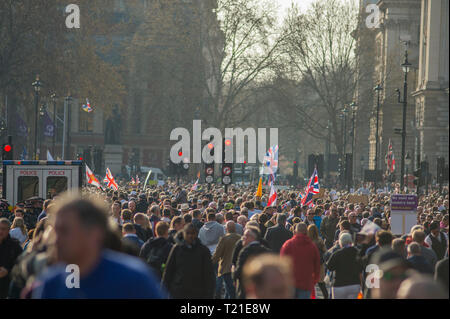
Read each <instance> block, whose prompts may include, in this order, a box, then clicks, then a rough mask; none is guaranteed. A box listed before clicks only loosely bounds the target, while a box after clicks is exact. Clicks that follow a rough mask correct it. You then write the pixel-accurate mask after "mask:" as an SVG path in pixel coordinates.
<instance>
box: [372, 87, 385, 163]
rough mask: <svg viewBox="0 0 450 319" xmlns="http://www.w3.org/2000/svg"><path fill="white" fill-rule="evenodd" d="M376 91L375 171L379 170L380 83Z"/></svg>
mask: <svg viewBox="0 0 450 319" xmlns="http://www.w3.org/2000/svg"><path fill="white" fill-rule="evenodd" d="M374 91H375V92H377V115H376V116H377V117H376V129H375V171H377V170H378V154H379V151H378V148H379V142H380V137H379V128H380V125H379V123H380V92H381V91H383V87H382V86H381V85H380V84H378V85H377V86H376V87H375V88H374Z"/></svg>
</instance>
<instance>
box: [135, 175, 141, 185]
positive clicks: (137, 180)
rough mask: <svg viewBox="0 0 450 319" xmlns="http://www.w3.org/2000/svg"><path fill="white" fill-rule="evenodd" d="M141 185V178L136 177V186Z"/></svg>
mask: <svg viewBox="0 0 450 319" xmlns="http://www.w3.org/2000/svg"><path fill="white" fill-rule="evenodd" d="M140 183H141V181H140V180H139V176H137V175H136V184H138V185H139V184H140Z"/></svg>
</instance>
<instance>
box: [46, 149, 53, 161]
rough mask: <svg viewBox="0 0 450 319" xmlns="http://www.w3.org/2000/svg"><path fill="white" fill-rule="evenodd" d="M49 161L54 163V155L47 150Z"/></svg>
mask: <svg viewBox="0 0 450 319" xmlns="http://www.w3.org/2000/svg"><path fill="white" fill-rule="evenodd" d="M47 161H54V159H53V156H52V154H50V151H49V150H47Z"/></svg>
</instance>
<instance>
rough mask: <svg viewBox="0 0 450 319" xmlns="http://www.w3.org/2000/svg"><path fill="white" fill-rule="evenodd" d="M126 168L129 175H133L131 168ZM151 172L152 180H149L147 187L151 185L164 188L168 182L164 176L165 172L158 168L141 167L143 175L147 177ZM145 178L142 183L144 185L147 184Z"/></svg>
mask: <svg viewBox="0 0 450 319" xmlns="http://www.w3.org/2000/svg"><path fill="white" fill-rule="evenodd" d="M125 168H126V169H127V172H128V175H131V168H130V166H128V165H127V166H125ZM149 171H151V173H150V178H149V179H148V182H147V185H149V186H151V185H158V186H162V185H164V184H165V181H166V180H167V176H166V175H165V174H164V172H163V171H162V170H161V169H159V168H156V167H147V166H141V173H142V174H143V175H144V176H145V177H147V174H148V172H149ZM145 177H144V179H143V180H142V181H141V182H142V183H144V182H145ZM142 185H143V184H142Z"/></svg>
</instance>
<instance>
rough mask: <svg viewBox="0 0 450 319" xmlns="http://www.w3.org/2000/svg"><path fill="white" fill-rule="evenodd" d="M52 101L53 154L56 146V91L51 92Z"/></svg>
mask: <svg viewBox="0 0 450 319" xmlns="http://www.w3.org/2000/svg"><path fill="white" fill-rule="evenodd" d="M50 97H51V98H52V101H53V142H52V152H53V154H55V147H56V98H57V96H56V93H53V94H52V95H51V96H50Z"/></svg>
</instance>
